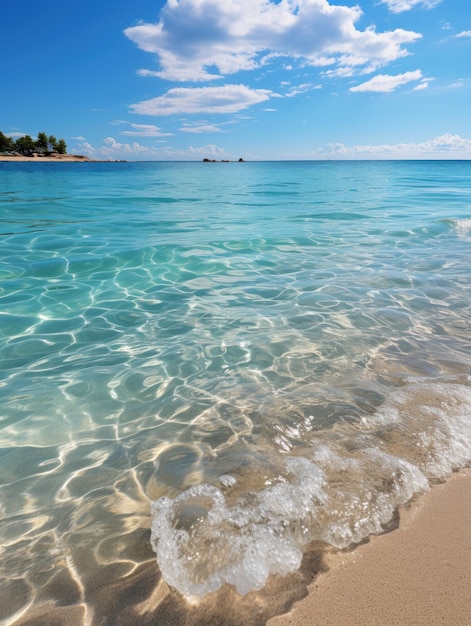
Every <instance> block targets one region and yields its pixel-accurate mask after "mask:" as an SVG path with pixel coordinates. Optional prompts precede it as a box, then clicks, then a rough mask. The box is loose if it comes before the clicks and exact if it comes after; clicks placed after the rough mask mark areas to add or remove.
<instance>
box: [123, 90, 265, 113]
mask: <svg viewBox="0 0 471 626" xmlns="http://www.w3.org/2000/svg"><path fill="white" fill-rule="evenodd" d="M276 95H277V94H274V93H273V92H272V91H268V90H267V89H250V88H249V87H246V86H245V85H224V86H221V87H197V88H194V89H191V88H187V87H177V88H174V89H169V91H167V93H166V94H164V95H163V96H158V97H157V98H152V99H151V100H144V101H143V102H138V103H137V104H132V105H131V110H132V111H133V112H134V113H139V114H141V115H174V114H175V113H177V114H181V113H236V112H237V111H242V110H243V109H246V108H248V107H250V106H252V105H254V104H258V103H260V102H265V101H266V100H268V99H269V98H270V97H272V96H276Z"/></svg>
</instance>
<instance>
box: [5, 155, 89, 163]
mask: <svg viewBox="0 0 471 626" xmlns="http://www.w3.org/2000/svg"><path fill="white" fill-rule="evenodd" d="M84 161H87V162H88V161H92V159H89V158H88V157H86V156H82V155H79V154H58V155H56V156H42V157H27V156H1V155H0V163H2V162H7V163H64V162H72V163H82V162H84Z"/></svg>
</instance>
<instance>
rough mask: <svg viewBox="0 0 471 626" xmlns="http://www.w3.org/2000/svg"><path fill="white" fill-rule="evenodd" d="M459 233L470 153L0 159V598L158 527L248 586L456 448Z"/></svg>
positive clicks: (180, 555) (86, 575)
mask: <svg viewBox="0 0 471 626" xmlns="http://www.w3.org/2000/svg"><path fill="white" fill-rule="evenodd" d="M470 246H471V163H469V162H367V163H365V162H363V163H362V162H350V163H345V162H344V163H336V162H326V163H318V162H314V163H243V164H239V163H229V164H227V163H226V164H224V163H221V164H203V163H128V164H126V163H110V164H99V163H96V164H92V163H90V164H59V163H57V164H56V163H54V164H34V165H33V164H24V165H22V164H0V401H1V407H2V408H1V421H0V427H1V430H0V482H1V484H0V510H1V525H0V532H1V542H0V545H1V550H2V554H1V561H0V577H1V578H0V589H3V592H2V595H3V593H5V594H7V595H6V596H5V597H8V598H9V601H8V602H7V603H6V605H4V606H2V608H0V619H2V618H3V619H5V620H6V623H13V622H14V621H15V620H16V619H17V620H19V622H18V623H20V622H21V620H25V619H26V620H27V619H28V616H30V615H33V614H34V611H35V610H36V609H37V607H40V606H49V605H54V606H61V607H65V606H68V607H76V608H77V607H80V608H81V612H80V617H77V618H76V619H77V623H81V621H86V619H90V615H93V612H94V611H96V606H94V593H95V590H96V588H97V587H100V588H101V587H105V586H106V585H111V586H112V585H116V581H120V580H126V578H127V577H130V576H132V575H133V574H134V573H135V572H136V571H137V569H138V568H139V567H140V566H141V565H143V564H148V563H149V562H152V563H154V562H155V561H154V559H155V555H154V553H153V552H152V550H151V548H150V543H149V539H151V541H152V545H153V547H154V549H155V551H156V553H157V561H158V564H159V568H160V570H161V572H162V575H163V577H164V579H165V580H166V581H167V582H168V583H170V585H172V586H173V587H175V588H176V589H178V590H179V591H180V592H181V593H182V594H183V595H185V596H187V597H195V596H196V597H198V596H203V595H205V594H206V593H208V592H210V591H213V590H216V589H218V588H219V587H220V586H221V585H223V584H224V583H225V582H229V583H231V584H232V585H234V586H235V587H236V589H237V590H238V591H239V593H247V592H248V591H251V590H253V589H259V588H261V587H263V586H264V585H265V583H266V581H267V577H268V575H269V574H270V573H279V574H282V575H285V574H287V573H288V572H290V571H293V570H296V569H297V568H298V567H299V566H300V562H301V556H302V552H303V549H305V548H306V547H307V546H308V545H309V543H310V542H312V541H322V542H326V543H328V544H330V545H333V546H336V547H340V548H342V547H346V546H348V545H350V544H351V543H355V542H358V541H361V539H362V538H364V537H366V536H368V535H369V534H371V533H377V532H381V530H382V528H383V527H384V525H386V524H388V523H389V522H390V520H391V518H392V516H393V513H394V510H395V508H396V507H397V506H398V505H399V504H402V503H404V502H407V501H408V500H410V499H411V498H412V497H413V496H414V495H415V494H418V493H421V492H422V491H424V490H426V489H428V488H429V485H430V483H431V482H433V481H434V480H436V479H440V478H443V477H445V476H446V475H448V474H449V473H450V472H451V471H452V470H453V469H455V468H458V467H462V466H465V465H469V463H470V460H471V378H470V361H471V356H470V355H471V350H470V348H471V345H470V344H471V340H470V338H471V278H470V250H471V248H470ZM153 503H154V504H153ZM151 533H152V535H151ZM122 593H123V594H124V596H125V591H123V592H122ZM47 603H49V605H48V604H47ZM84 611H85V613H84ZM77 615H79V613H77ZM84 615H85V617H84ZM64 619H65V618H64ZM67 619H68V620H69V623H71V621H70V619H71V618H70V614H69V616H68V618H67ZM74 619H75V618H74ZM64 623H65V622H64Z"/></svg>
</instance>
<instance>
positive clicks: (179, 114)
mask: <svg viewBox="0 0 471 626" xmlns="http://www.w3.org/2000/svg"><path fill="white" fill-rule="evenodd" d="M0 41H1V42H2V54H1V55H0V130H1V131H2V132H4V133H5V134H6V135H10V136H12V137H14V138H16V137H18V136H21V135H23V134H29V135H31V136H32V137H33V138H35V137H36V136H37V134H38V132H46V133H47V134H53V135H55V136H56V137H57V138H63V139H65V141H66V143H67V151H68V152H69V153H72V154H85V155H87V156H89V157H92V158H96V159H128V160H202V159H203V158H212V159H239V158H244V159H246V160H288V159H289V160H298V159H303V160H304V159H409V158H413V159H437V158H439V159H443V158H447V159H471V113H470V112H471V1H470V0H358V2H356V3H355V1H354V0H353V1H350V0H132V1H130V0H108V1H106V0H0Z"/></svg>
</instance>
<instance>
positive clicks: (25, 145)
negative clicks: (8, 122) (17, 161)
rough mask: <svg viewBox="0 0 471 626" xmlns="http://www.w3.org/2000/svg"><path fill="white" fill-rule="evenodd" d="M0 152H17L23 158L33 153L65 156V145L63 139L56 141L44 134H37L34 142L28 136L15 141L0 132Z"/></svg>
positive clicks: (51, 136) (52, 136)
mask: <svg viewBox="0 0 471 626" xmlns="http://www.w3.org/2000/svg"><path fill="white" fill-rule="evenodd" d="M2 152H18V153H19V154H22V155H23V156H31V155H32V154H33V153H34V152H38V153H39V154H48V153H51V152H57V153H58V154H67V144H66V143H65V141H64V140H63V139H59V140H57V139H56V137H54V135H47V134H46V133H38V138H37V139H36V140H34V139H33V138H32V137H30V135H23V137H18V139H17V140H16V141H15V140H14V139H12V138H11V137H7V136H6V135H4V134H3V133H2V131H1V130H0V154H1V153H2Z"/></svg>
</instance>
